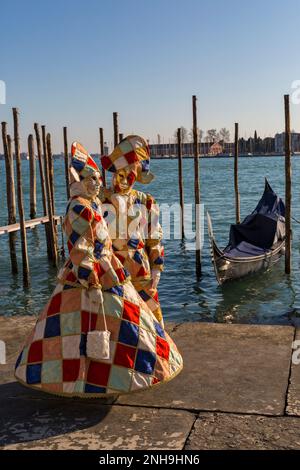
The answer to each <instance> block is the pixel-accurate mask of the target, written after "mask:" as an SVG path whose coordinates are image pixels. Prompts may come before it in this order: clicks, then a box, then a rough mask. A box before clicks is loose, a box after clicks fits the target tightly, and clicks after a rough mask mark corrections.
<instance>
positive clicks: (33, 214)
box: [28, 134, 36, 219]
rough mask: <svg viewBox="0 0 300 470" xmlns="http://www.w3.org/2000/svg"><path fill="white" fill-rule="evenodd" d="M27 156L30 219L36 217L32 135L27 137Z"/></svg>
mask: <svg viewBox="0 0 300 470" xmlns="http://www.w3.org/2000/svg"><path fill="white" fill-rule="evenodd" d="M28 156H29V173H30V218H31V219H35V217H36V173H35V155H34V144H33V135H32V134H30V135H29V136H28Z"/></svg>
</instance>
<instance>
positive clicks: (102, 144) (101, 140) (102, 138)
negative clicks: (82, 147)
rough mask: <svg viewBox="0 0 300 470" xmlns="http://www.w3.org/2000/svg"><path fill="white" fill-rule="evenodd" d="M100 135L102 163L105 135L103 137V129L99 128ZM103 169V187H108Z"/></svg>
mask: <svg viewBox="0 0 300 470" xmlns="http://www.w3.org/2000/svg"><path fill="white" fill-rule="evenodd" d="M99 135H100V163H101V157H102V156H103V155H104V135H103V127H99ZM101 168H102V179H103V186H104V187H106V175H105V170H104V168H103V166H102V165H101Z"/></svg>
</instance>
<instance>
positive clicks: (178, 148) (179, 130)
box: [177, 128, 184, 240]
mask: <svg viewBox="0 0 300 470" xmlns="http://www.w3.org/2000/svg"><path fill="white" fill-rule="evenodd" d="M177 152H178V185H179V202H180V232H181V239H182V240H183V239H184V193H183V177H182V145H181V129H180V128H178V129H177Z"/></svg>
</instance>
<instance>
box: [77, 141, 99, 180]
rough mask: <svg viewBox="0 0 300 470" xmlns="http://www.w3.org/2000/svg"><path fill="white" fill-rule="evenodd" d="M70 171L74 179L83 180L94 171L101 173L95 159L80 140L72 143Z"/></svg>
mask: <svg viewBox="0 0 300 470" xmlns="http://www.w3.org/2000/svg"><path fill="white" fill-rule="evenodd" d="M69 171H70V176H71V178H72V179H73V181H81V180H83V179H84V178H86V177H87V176H91V175H93V174H94V173H99V174H101V173H100V170H99V167H98V165H97V164H96V162H95V161H94V159H93V158H92V157H91V155H90V154H89V153H88V152H87V151H86V149H85V148H84V147H83V146H82V145H81V144H80V143H79V142H73V143H72V146H71V165H70V169H69Z"/></svg>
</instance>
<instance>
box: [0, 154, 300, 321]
mask: <svg viewBox="0 0 300 470" xmlns="http://www.w3.org/2000/svg"><path fill="white" fill-rule="evenodd" d="M22 168H23V183H24V184H23V187H24V195H25V204H26V218H29V201H28V197H29V187H28V179H29V178H28V171H29V164H28V162H27V161H23V162H22ZM151 169H152V171H153V172H154V173H155V174H156V179H155V180H154V181H153V182H152V183H151V185H149V186H148V187H147V189H146V190H147V191H149V192H151V193H152V194H153V195H154V196H155V197H156V199H157V201H158V202H159V203H160V204H161V203H174V202H177V201H178V200H179V196H178V183H177V181H178V176H177V161H176V160H156V161H152V163H151ZM54 171H55V194H56V201H55V204H56V213H58V214H63V213H64V211H65V207H66V202H67V201H66V191H65V181H64V166H63V161H62V160H58V161H55V168H54ZM265 176H266V177H267V178H268V180H269V182H270V184H271V186H272V187H273V189H274V190H275V191H276V192H277V194H278V195H280V196H282V197H284V158H282V157H261V158H253V157H247V158H240V161H239V184H240V195H241V216H242V217H245V216H246V215H247V214H248V213H249V212H251V211H252V210H253V209H254V207H255V205H256V203H257V201H258V199H259V198H260V195H261V194H262V191H263V188H264V177H265ZM200 178H201V182H200V185H201V202H202V203H204V205H205V211H206V210H209V212H210V214H211V216H212V220H213V226H214V232H215V237H216V239H217V242H218V244H219V245H220V246H221V247H223V246H225V245H226V242H227V239H228V233H229V225H230V223H232V222H234V217H235V209H234V192H233V159H232V158H228V159H225V158H224V159H211V160H209V159H203V160H200ZM0 181H1V182H2V184H1V186H0V208H1V210H0V225H6V223H7V209H6V194H5V178H4V162H2V161H1V162H0ZM299 181H300V157H295V158H294V159H293V215H294V217H296V218H297V219H300V194H299V193H300V184H299ZM37 186H38V188H39V180H38V182H37ZM145 188H146V187H144V190H145ZM184 190H185V202H187V203H191V202H192V201H193V160H192V159H186V160H185V161H184ZM38 199H39V205H38V216H41V215H42V208H41V200H40V198H38ZM27 234H28V251H29V261H30V270H31V287H30V288H29V290H28V291H26V292H24V290H23V287H22V275H21V273H22V270H21V259H19V266H20V269H19V271H20V273H19V275H18V276H17V277H15V278H14V277H13V276H12V275H11V273H10V259H9V253H8V237H7V236H1V237H0V260H1V262H0V314H1V315H28V314H29V315H36V314H37V313H38V312H39V310H40V309H41V307H42V306H43V304H44V303H45V302H46V301H47V299H48V297H49V295H50V294H51V292H52V290H53V288H54V286H55V283H56V270H55V269H53V267H52V266H51V265H49V263H48V260H47V254H46V248H45V235H44V227H43V226H41V227H38V228H35V229H34V230H30V231H28V232H27ZM204 234H205V236H204V246H203V250H202V268H203V276H202V280H201V281H200V282H196V277H195V262H194V252H193V251H190V250H188V249H187V247H186V245H185V244H184V243H182V242H181V241H180V240H172V239H171V240H165V243H164V244H165V251H166V268H165V272H164V273H163V275H162V278H161V282H160V287H159V292H160V300H161V304H162V308H163V313H164V317H165V319H166V320H173V321H182V320H184V321H209V322H232V323H261V324H300V282H299V274H300V266H299V263H300V256H299V248H300V225H299V224H297V223H294V224H293V272H292V275H291V276H290V277H287V276H286V275H285V274H284V261H283V260H281V262H280V263H279V264H278V265H277V266H276V267H275V269H274V268H273V269H272V270H270V271H267V272H261V273H258V274H255V275H252V276H250V277H247V278H245V279H241V280H239V281H235V282H232V283H229V284H227V285H224V286H223V287H219V286H218V285H217V283H216V279H215V276H214V272H213V267H212V265H211V261H210V249H209V242H208V236H207V227H206V223H205V228H204ZM59 240H60V244H61V238H60V239H59ZM17 249H18V256H19V258H20V240H19V235H18V245H17Z"/></svg>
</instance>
